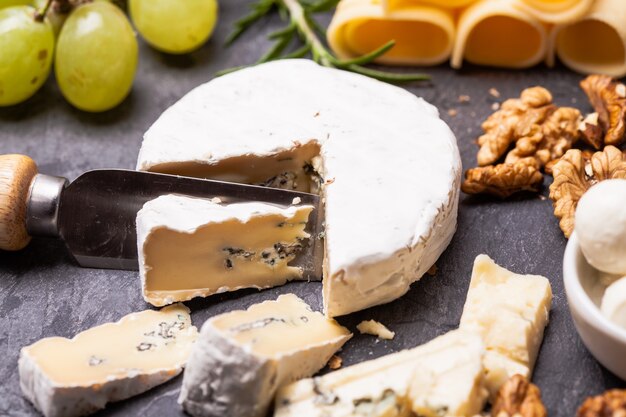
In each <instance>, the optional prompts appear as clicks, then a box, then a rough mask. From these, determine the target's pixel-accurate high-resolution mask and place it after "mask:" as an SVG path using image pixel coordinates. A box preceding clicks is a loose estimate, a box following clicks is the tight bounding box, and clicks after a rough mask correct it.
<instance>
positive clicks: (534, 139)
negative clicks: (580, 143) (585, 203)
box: [462, 87, 582, 198]
mask: <svg viewBox="0 0 626 417" xmlns="http://www.w3.org/2000/svg"><path fill="white" fill-rule="evenodd" d="M581 121H582V117H581V114H580V111H578V110H577V109H574V108H571V107H561V108H559V107H557V106H555V105H554V104H553V103H552V94H551V93H550V92H549V91H548V90H546V89H545V88H543V87H532V88H528V89H526V90H524V91H522V93H521V95H520V98H517V99H509V100H506V101H505V102H504V103H503V104H502V106H501V107H500V109H499V110H498V111H496V112H495V113H494V114H492V115H491V116H490V117H489V118H488V119H487V120H486V121H485V122H484V123H483V124H482V128H483V130H484V131H485V133H484V134H483V135H482V136H481V137H479V138H478V144H479V145H480V150H479V151H478V155H477V160H478V165H479V168H473V169H470V170H469V171H467V172H466V175H465V182H464V183H463V186H462V189H463V191H464V192H465V193H468V194H479V193H487V194H493V195H497V196H500V197H503V198H504V197H508V196H510V195H511V194H514V193H516V192H518V191H535V192H536V191H539V189H540V188H541V183H542V182H543V178H542V176H541V170H542V169H543V168H544V167H545V166H550V167H551V165H552V161H554V160H555V159H558V158H560V157H561V156H563V155H564V154H565V152H566V151H567V150H569V149H570V148H571V147H572V145H573V144H574V143H576V141H577V140H578V139H579V138H580V135H581V132H580V130H579V128H580V126H581ZM511 147H513V149H511ZM507 152H508V153H507ZM505 155H506V156H505ZM503 157H505V158H504V163H503V164H498V165H495V164H497V163H498V161H501V160H502V158H503ZM531 159H533V160H534V161H535V162H534V163H531V162H530V160H531Z"/></svg>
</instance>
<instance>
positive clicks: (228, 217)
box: [137, 195, 313, 306]
mask: <svg viewBox="0 0 626 417" xmlns="http://www.w3.org/2000/svg"><path fill="white" fill-rule="evenodd" d="M311 210H313V207H312V206H297V207H296V206H292V207H289V208H282V207H278V206H274V205H271V204H265V203H236V204H225V205H222V204H219V203H216V202H212V201H210V200H206V199H199V198H190V197H184V196H178V195H166V196H161V197H159V198H157V199H155V200H152V201H149V202H147V203H146V204H145V205H144V207H143V208H142V209H141V210H140V211H139V213H137V237H138V253H139V268H140V275H141V279H142V283H143V294H144V298H145V300H146V301H148V302H149V303H151V304H153V305H156V306H161V305H164V304H169V303H172V302H174V301H183V300H189V299H191V298H193V297H197V296H207V295H210V294H215V293H219V292H224V291H232V290H236V289H240V288H259V289H260V288H268V287H273V286H276V285H281V284H284V283H285V282H287V281H288V280H292V279H296V278H299V277H301V276H302V270H301V269H300V268H298V267H295V266H289V262H290V261H292V260H293V259H294V258H295V257H296V255H297V254H298V253H299V252H300V251H301V249H302V244H303V242H302V241H303V240H304V239H306V238H308V237H309V234H308V233H306V232H305V230H304V229H305V227H306V224H307V220H308V217H309V214H310V213H311Z"/></svg>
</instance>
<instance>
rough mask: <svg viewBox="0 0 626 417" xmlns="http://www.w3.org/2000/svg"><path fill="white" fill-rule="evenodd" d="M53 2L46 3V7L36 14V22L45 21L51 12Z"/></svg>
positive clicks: (49, 0) (50, 0)
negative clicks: (49, 11)
mask: <svg viewBox="0 0 626 417" xmlns="http://www.w3.org/2000/svg"><path fill="white" fill-rule="evenodd" d="M52 1H53V0H48V1H46V4H45V6H43V8H41V9H39V10H37V11H36V12H35V21H36V22H40V23H41V22H43V20H44V19H45V18H46V15H47V14H48V10H50V6H52Z"/></svg>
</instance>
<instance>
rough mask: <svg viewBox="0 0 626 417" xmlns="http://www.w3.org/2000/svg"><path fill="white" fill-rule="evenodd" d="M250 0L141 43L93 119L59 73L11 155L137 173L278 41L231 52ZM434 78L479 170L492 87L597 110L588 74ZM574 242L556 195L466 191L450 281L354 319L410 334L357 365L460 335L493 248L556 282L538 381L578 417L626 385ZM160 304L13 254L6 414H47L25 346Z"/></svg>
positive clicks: (6, 295) (166, 407) (168, 400)
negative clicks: (206, 26) (223, 79)
mask: <svg viewBox="0 0 626 417" xmlns="http://www.w3.org/2000/svg"><path fill="white" fill-rule="evenodd" d="M245 3H246V1H244V0H241V1H239V0H238V1H235V0H229V1H227V2H226V1H224V2H222V4H221V6H222V13H221V19H220V22H219V26H218V29H217V32H216V34H215V36H214V37H213V39H212V40H211V41H210V42H209V43H208V44H207V45H206V46H205V47H203V48H202V49H201V50H199V51H197V52H194V53H192V54H190V55H189V56H184V57H170V56H165V55H163V54H160V53H158V52H155V51H153V50H151V49H149V48H147V47H146V46H145V44H141V52H140V54H141V57H140V65H139V70H138V74H137V79H136V81H135V86H134V88H133V91H132V94H131V95H130V96H129V97H128V99H127V100H126V101H125V102H124V103H123V104H122V105H121V106H119V107H118V108H116V109H114V110H112V111H110V112H107V113H104V114H86V113H82V112H80V111H78V110H75V109H73V108H72V107H71V106H70V105H68V104H67V103H66V102H65V101H64V100H63V98H62V96H61V94H60V92H59V91H58V88H57V87H56V85H55V83H54V82H53V81H52V80H50V81H49V82H48V83H47V84H46V85H44V87H43V88H42V89H41V91H39V92H38V93H37V94H36V95H35V97H33V98H32V99H30V100H28V101H27V102H26V103H23V104H21V105H18V106H16V107H13V108H8V109H0V153H24V154H28V155H30V156H32V157H33V158H34V159H35V160H36V161H37V163H38V164H39V167H40V171H42V172H45V173H48V174H53V175H62V176H66V177H68V178H70V179H73V178H75V177H76V176H78V175H79V174H80V173H82V172H83V171H85V170H89V169H94V168H107V167H116V168H133V167H134V165H135V160H136V156H137V152H138V149H139V145H140V142H141V136H142V133H143V132H144V131H145V130H146V129H147V128H148V127H149V126H150V124H151V123H152V122H153V121H154V120H155V119H156V118H157V117H158V116H159V114H160V113H161V112H162V111H164V110H165V109H166V108H167V107H168V106H170V105H171V104H173V103H174V102H175V101H176V100H177V99H179V98H180V97H182V96H183V95H184V94H185V93H186V92H188V91H189V90H190V89H191V88H193V87H195V86H197V85H198V84H201V83H203V82H206V81H208V80H210V79H211V78H212V74H213V73H214V72H215V71H216V70H219V69H222V68H226V67H231V66H235V65H241V64H245V63H249V62H251V61H252V60H253V59H254V58H256V57H257V56H259V55H260V53H261V50H262V49H263V48H265V46H266V45H265V40H264V37H263V36H262V34H263V33H266V32H267V31H269V30H271V29H272V27H275V25H276V23H277V22H276V21H270V22H267V23H264V24H261V25H260V26H259V27H258V28H256V29H255V30H254V31H253V32H252V33H250V34H249V35H247V36H245V37H244V38H243V39H242V41H241V42H239V43H238V44H236V45H235V47H233V48H230V49H223V48H222V46H221V45H222V44H223V41H224V38H225V35H226V33H227V32H228V30H229V28H230V27H231V25H232V22H233V20H234V19H235V18H236V17H238V16H240V15H241V14H242V13H244V8H243V6H244V4H245ZM428 72H430V73H431V74H432V75H433V76H434V83H433V85H432V86H412V87H409V89H410V90H411V91H412V92H414V93H415V94H418V95H421V96H423V97H424V98H425V99H426V100H428V101H430V102H431V103H433V104H435V105H436V106H437V107H439V109H440V110H441V113H442V115H443V118H444V119H445V120H446V121H447V122H449V123H450V125H451V127H452V129H453V130H454V132H455V133H456V135H457V137H458V142H459V147H460V149H461V153H462V156H463V164H464V166H465V167H470V166H473V165H474V163H475V154H476V145H475V144H474V139H475V138H476V136H477V135H478V134H479V132H480V122H481V121H482V120H483V119H484V118H485V117H486V116H487V115H489V114H490V113H491V111H492V110H491V107H492V104H493V103H494V102H496V101H498V100H497V99H496V98H494V97H492V96H490V95H489V94H488V91H489V89H490V88H492V87H494V88H496V89H497V90H498V91H499V92H500V93H501V95H502V98H506V97H512V96H516V95H517V94H518V93H519V91H520V90H521V89H523V88H525V87H528V86H532V85H538V84H539V85H544V86H547V87H549V88H550V89H551V90H552V92H553V93H554V95H555V97H556V101H557V102H558V103H559V104H563V105H572V104H574V105H579V106H580V107H581V108H583V109H585V110H587V103H586V100H585V99H584V97H583V95H582V93H581V92H580V91H579V89H578V87H577V83H578V81H579V80H580V78H581V77H580V76H579V75H577V74H574V73H571V72H569V71H567V70H565V69H557V70H547V69H545V68H538V69H533V70H529V71H516V72H512V71H496V70H486V69H477V68H468V69H465V70H463V71H461V72H456V71H452V70H450V69H449V68H447V67H446V66H442V67H438V68H433V69H428ZM294 76H297V74H295V75H294ZM460 95H469V96H470V97H471V100H470V102H469V103H463V104H460V103H459V102H458V97H459V96H460ZM329 99H332V98H329ZM450 109H454V110H456V111H457V114H456V116H451V115H450V114H449V113H448V111H449V110H450ZM425 176H426V174H425ZM546 181H547V180H546ZM546 185H547V184H546ZM407 191H409V190H407ZM543 195H544V196H546V195H547V190H544V193H543ZM565 243H566V241H565V238H564V237H563V235H562V233H561V232H560V230H559V229H558V226H557V221H556V219H555V218H554V217H553V215H552V209H551V203H550V200H547V199H545V198H544V197H541V198H538V197H535V196H525V197H521V198H517V199H515V200H511V201H505V202H497V201H494V200H490V199H482V198H468V197H467V196H465V195H462V196H461V204H460V213H459V223H458V231H457V233H456V235H455V237H454V239H453V241H452V244H451V245H450V247H449V248H448V249H447V250H446V252H445V253H444V254H443V256H442V257H441V258H440V259H439V261H438V262H437V266H438V272H437V274H436V276H432V277H431V276H426V277H425V278H424V279H423V280H422V281H420V282H419V283H416V284H414V285H413V287H412V289H411V291H410V292H409V293H408V294H407V295H405V296H404V297H403V298H401V299H399V300H397V301H395V302H393V303H390V304H387V305H384V306H379V307H374V308H371V309H369V310H366V311H363V312H360V313H358V314H353V315H350V316H347V317H342V318H340V320H339V321H340V322H341V323H342V324H344V325H346V326H348V327H349V328H350V329H352V330H356V329H355V327H356V324H357V323H359V321H361V320H363V319H370V318H373V319H376V320H379V321H381V322H382V323H385V324H386V325H388V326H389V327H390V328H391V329H392V330H394V331H395V332H396V337H395V339H394V340H392V341H379V340H377V339H376V338H374V337H372V336H363V335H355V337H354V338H353V339H352V340H351V341H350V342H349V343H348V344H347V345H346V346H345V348H344V350H343V352H342V353H341V356H342V357H343V359H344V366H345V365H350V364H354V363H358V362H361V361H363V360H367V359H372V358H376V357H378V356H381V355H384V354H387V353H391V352H396V351H398V350H400V349H403V348H410V347H414V346H416V345H418V344H421V343H424V342H426V341H428V340H430V339H432V338H433V337H435V336H437V335H441V334H443V333H445V332H446V331H448V330H450V329H454V328H455V327H456V326H457V324H458V321H459V318H460V315H461V310H462V306H463V302H464V299H465V295H466V291H467V288H468V284H469V278H470V272H471V268H472V262H473V260H474V257H475V256H476V255H478V254H480V253H486V254H489V255H490V256H492V257H493V258H494V259H495V260H496V261H497V262H498V263H499V264H501V265H503V266H505V267H507V268H510V269H512V270H513V271H516V272H520V273H533V274H541V275H545V276H547V277H549V279H550V281H551V283H552V288H553V291H554V295H555V297H554V303H553V308H552V312H551V318H550V324H549V326H548V328H547V331H546V336H545V340H544V343H543V347H542V349H541V353H540V356H539V360H538V363H537V367H536V370H535V375H534V381H535V382H536V383H537V384H538V385H539V386H540V387H541V389H542V391H543V396H544V399H545V402H546V405H547V407H548V410H549V413H550V415H551V416H572V415H573V414H574V413H575V410H576V408H577V407H578V405H579V404H580V403H581V402H582V401H583V399H584V398H585V397H587V396H589V395H594V394H597V393H600V392H602V391H604V390H606V389H608V388H612V387H624V386H626V384H625V383H624V381H620V380H619V379H618V378H617V377H615V376H613V375H612V374H611V373H609V372H608V371H607V370H605V369H604V368H603V367H602V366H601V365H599V364H598V362H596V361H595V360H594V359H593V357H592V356H591V355H590V354H589V352H588V351H587V350H586V349H585V347H584V346H583V344H582V342H581V340H580V338H579V337H578V335H577V333H576V331H575V329H574V326H573V323H572V320H571V317H570V314H569V311H568V307H567V301H566V298H565V294H564V292H563V284H562V279H561V274H562V262H561V259H562V256H563V250H564V248H565ZM320 290H321V284H319V283H294V284H290V285H286V286H284V287H281V288H276V289H272V290H267V291H263V292H257V291H240V292H237V293H232V294H227V295H219V296H215V297H210V298H207V299H202V300H194V301H192V302H189V303H187V304H188V305H189V306H190V307H191V308H192V311H193V313H192V317H193V322H194V323H195V324H196V325H198V326H199V325H201V324H202V323H203V322H204V321H205V320H206V319H207V318H209V317H211V316H213V315H215V314H219V313H222V312H226V311H229V310H232V309H235V308H243V307H247V306H249V305H250V304H252V303H256V302H258V301H261V300H265V299H270V298H275V297H276V296H277V294H280V293H286V292H294V293H296V294H297V295H299V296H301V297H303V298H304V299H305V300H306V301H307V302H309V303H310V304H312V305H313V306H314V307H315V308H317V309H320V308H321V291H320ZM148 307H149V306H148V305H147V304H146V303H144V301H143V300H142V298H141V296H140V286H139V279H138V277H137V274H136V273H135V272H125V271H105V270H89V269H81V268H79V267H78V266H76V265H75V264H74V263H73V262H72V261H71V258H70V257H69V256H68V255H67V253H66V252H65V249H64V247H63V245H62V243H60V242H57V241H53V240H46V239H35V240H34V241H33V242H32V244H31V245H30V246H29V247H28V248H27V249H26V250H24V251H21V252H19V253H0V375H1V376H2V379H1V381H0V415H2V416H5V415H6V416H15V417H17V416H20V417H22V416H32V415H36V414H37V413H36V411H35V410H34V409H33V407H32V406H31V405H30V404H29V403H28V402H27V401H26V400H24V399H23V398H22V396H21V394H20V389H19V381H18V374H17V359H18V355H19V350H20V348H21V347H22V346H25V345H28V344H31V343H33V342H35V341H37V340H39V339H40V338H42V337H47V336H64V337H72V336H73V335H75V334H76V333H78V332H79V331H81V330H85V329H87V328H89V327H92V326H94V325H97V324H101V323H105V322H109V321H115V320H118V319H119V318H120V317H122V316H123V315H125V314H128V313H130V312H134V311H139V310H143V309H146V308H148ZM179 385H180V377H179V378H176V379H174V380H173V381H171V382H169V383H166V384H164V385H162V386H160V387H157V388H155V389H153V390H152V391H149V392H147V393H145V394H143V395H140V396H138V397H135V398H132V399H130V400H127V401H124V402H121V403H117V404H111V405H109V406H108V407H107V408H106V410H104V411H103V412H101V413H100V414H99V415H102V416H104V415H107V416H123V415H142V416H176V415H183V413H182V411H181V410H180V408H179V407H178V406H177V404H176V398H177V396H178V392H179ZM233 417H234V416H233Z"/></svg>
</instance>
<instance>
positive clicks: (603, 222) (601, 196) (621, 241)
mask: <svg viewBox="0 0 626 417" xmlns="http://www.w3.org/2000/svg"><path fill="white" fill-rule="evenodd" d="M574 227H575V230H576V234H577V235H578V240H579V242H580V249H581V250H582V252H583V254H584V255H585V259H587V262H589V264H590V265H591V266H593V267H594V268H596V269H598V270H600V271H603V272H608V273H609V274H618V275H626V179H613V180H605V181H601V182H599V183H598V184H596V185H594V186H593V187H591V188H590V189H589V191H587V192H586V193H585V194H583V196H582V198H581V199H580V201H579V202H578V207H577V208H576V218H575V226H574Z"/></svg>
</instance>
